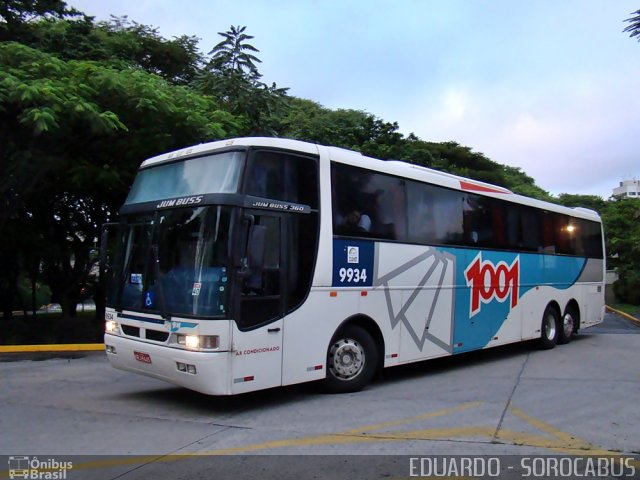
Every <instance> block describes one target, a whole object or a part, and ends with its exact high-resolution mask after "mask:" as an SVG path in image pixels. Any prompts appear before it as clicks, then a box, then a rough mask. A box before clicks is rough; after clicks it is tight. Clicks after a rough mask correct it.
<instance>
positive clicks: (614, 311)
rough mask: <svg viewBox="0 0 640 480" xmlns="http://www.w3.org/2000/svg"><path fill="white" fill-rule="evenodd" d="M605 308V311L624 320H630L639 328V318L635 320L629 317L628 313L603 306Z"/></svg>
mask: <svg viewBox="0 0 640 480" xmlns="http://www.w3.org/2000/svg"><path fill="white" fill-rule="evenodd" d="M605 307H607V310H609V311H610V312H611V313H615V314H616V315H620V316H621V317H623V318H626V319H627V320H631V321H632V322H633V323H635V324H636V325H638V326H640V318H636V317H634V316H633V315H629V314H628V313H625V312H622V311H620V310H616V309H615V308H613V307H610V306H609V305H605Z"/></svg>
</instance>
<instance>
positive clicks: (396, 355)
mask: <svg viewBox="0 0 640 480" xmlns="http://www.w3.org/2000/svg"><path fill="white" fill-rule="evenodd" d="M387 358H398V354H397V353H392V354H391V355H387Z"/></svg>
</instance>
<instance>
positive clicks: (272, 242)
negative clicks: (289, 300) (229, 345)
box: [231, 211, 285, 393]
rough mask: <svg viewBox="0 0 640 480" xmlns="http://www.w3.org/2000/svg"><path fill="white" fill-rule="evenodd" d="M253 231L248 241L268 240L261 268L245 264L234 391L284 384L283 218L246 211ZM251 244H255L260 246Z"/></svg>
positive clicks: (235, 348)
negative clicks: (252, 235)
mask: <svg viewBox="0 0 640 480" xmlns="http://www.w3.org/2000/svg"><path fill="white" fill-rule="evenodd" d="M247 215H248V216H250V218H251V222H252V224H253V230H261V232H260V234H259V235H258V236H257V237H255V238H253V239H251V238H250V239H249V242H251V241H254V242H258V243H261V242H264V250H262V249H261V248H260V250H261V254H263V255H264V257H263V259H262V260H261V261H260V262H259V263H260V265H261V266H260V268H252V267H249V268H246V269H245V270H244V272H243V273H242V274H241V275H240V276H239V277H240V278H238V280H237V281H238V292H239V300H238V301H237V303H236V305H237V314H236V327H235V329H234V335H233V352H232V359H231V365H232V377H231V382H232V385H231V389H232V393H241V392H243V391H249V390H258V389H262V388H269V387H273V386H278V385H281V383H282V337H283V324H284V321H283V317H284V302H283V291H284V278H285V276H284V275H283V258H284V255H283V248H284V247H283V245H284V243H285V242H283V231H284V229H283V220H284V219H283V218H282V217H280V216H278V215H274V214H272V213H270V212H264V211H253V212H247ZM251 248H254V249H255V245H253V246H252V247H251Z"/></svg>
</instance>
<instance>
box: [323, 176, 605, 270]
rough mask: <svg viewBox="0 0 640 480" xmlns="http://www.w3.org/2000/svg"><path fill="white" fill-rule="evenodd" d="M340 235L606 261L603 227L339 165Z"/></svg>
mask: <svg viewBox="0 0 640 480" xmlns="http://www.w3.org/2000/svg"><path fill="white" fill-rule="evenodd" d="M331 182H332V188H333V190H332V201H333V229H334V233H335V234H336V235H343V236H355V237H369V238H380V239H386V240H396V241H405V242H410V243H418V244H424V245H456V246H465V247H474V248H492V249H506V250H515V251H522V252H539V253H547V254H560V255H579V256H588V257H594V258H602V240H601V236H600V235H601V234H600V224H599V223H597V222H591V221H588V220H582V219H578V218H574V217H571V216H568V215H563V214H560V213H555V212H548V211H545V210H539V209H536V208H532V207H527V206H524V205H518V204H514V203H510V202H506V201H504V200H501V199H496V198H491V197H485V196H482V195H477V194H474V193H467V192H462V191H459V190H451V189H448V188H443V187H439V186H436V185H430V184H427V183H421V182H416V181H413V180H408V179H402V178H399V177H394V176H391V175H385V174H380V173H377V172H372V171H370V170H365V169H361V168H356V167H351V166H348V165H343V164H339V163H334V164H332V170H331Z"/></svg>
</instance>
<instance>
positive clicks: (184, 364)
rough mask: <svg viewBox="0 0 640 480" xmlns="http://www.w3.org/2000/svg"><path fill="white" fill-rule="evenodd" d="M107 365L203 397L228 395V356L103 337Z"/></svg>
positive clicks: (225, 353) (114, 337) (219, 353)
mask: <svg viewBox="0 0 640 480" xmlns="http://www.w3.org/2000/svg"><path fill="white" fill-rule="evenodd" d="M104 343H105V347H106V349H107V358H108V359H109V362H110V363H111V365H112V366H113V367H115V368H118V369H120V370H126V371H128V372H133V373H139V374H141V375H145V376H148V377H153V378H157V379H159V380H164V381H165V382H169V383H173V384H174V385H179V386H181V387H185V388H188V389H190V390H195V391H197V392H201V393H205V394H207V395H230V394H231V386H230V381H229V376H230V373H229V372H230V355H229V352H194V351H189V350H181V349H177V348H170V347H167V346H164V345H155V344H151V343H146V342H140V341H136V340H130V339H128V338H124V337H120V336H117V335H110V334H105V336H104Z"/></svg>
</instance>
